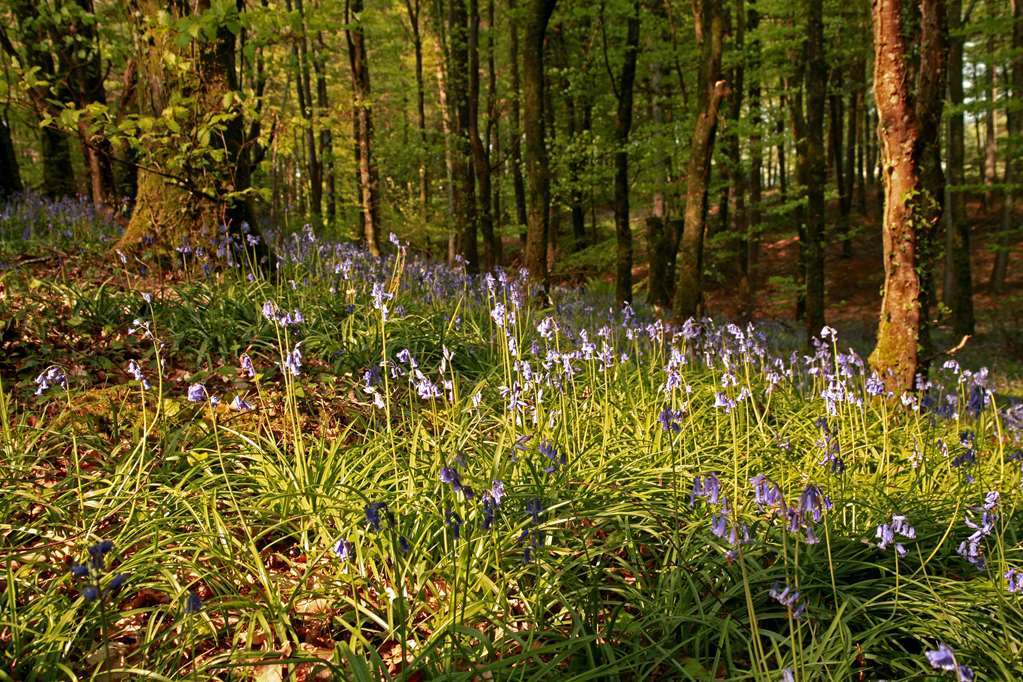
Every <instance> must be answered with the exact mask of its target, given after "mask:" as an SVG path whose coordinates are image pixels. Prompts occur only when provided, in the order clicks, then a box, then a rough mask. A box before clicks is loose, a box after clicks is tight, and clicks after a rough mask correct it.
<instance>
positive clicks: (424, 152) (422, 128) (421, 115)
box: [405, 0, 430, 220]
mask: <svg viewBox="0 0 1023 682" xmlns="http://www.w3.org/2000/svg"><path fill="white" fill-rule="evenodd" d="M421 8H422V6H421V4H420V0H405V11H406V12H407V13H408V21H409V28H410V29H411V34H412V50H413V52H414V53H415V59H416V124H417V126H418V129H419V145H420V149H419V211H420V214H421V216H422V218H423V219H424V220H426V219H427V218H428V214H429V206H430V170H429V164H428V163H427V161H428V160H429V154H428V150H429V142H430V140H429V136H428V135H427V132H426V86H425V81H424V78H423V34H422V31H421V30H420V26H419V19H420V16H421V14H422V12H421Z"/></svg>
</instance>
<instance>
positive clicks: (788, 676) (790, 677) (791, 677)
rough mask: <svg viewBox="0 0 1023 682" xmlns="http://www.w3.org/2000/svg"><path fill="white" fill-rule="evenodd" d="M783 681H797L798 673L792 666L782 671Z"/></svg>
mask: <svg viewBox="0 0 1023 682" xmlns="http://www.w3.org/2000/svg"><path fill="white" fill-rule="evenodd" d="M781 682H796V674H795V673H794V672H792V668H785V669H784V670H782V671H781Z"/></svg>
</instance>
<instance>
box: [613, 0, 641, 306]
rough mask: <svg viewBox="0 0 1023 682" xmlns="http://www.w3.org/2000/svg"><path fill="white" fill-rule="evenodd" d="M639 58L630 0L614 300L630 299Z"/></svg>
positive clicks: (619, 115) (619, 119)
mask: <svg viewBox="0 0 1023 682" xmlns="http://www.w3.org/2000/svg"><path fill="white" fill-rule="evenodd" d="M638 58H639V0H633V4H632V14H630V15H629V18H628V20H627V28H626V36H625V56H624V59H623V61H622V71H621V75H620V77H619V79H618V93H617V94H618V110H617V112H616V114H615V190H614V215H615V237H616V243H617V245H618V254H617V256H618V257H617V261H616V271H615V273H616V274H615V300H616V301H617V302H618V305H619V306H621V304H623V303H631V302H632V225H631V224H630V221H629V149H628V145H629V133H630V131H631V130H632V100H633V89H634V86H635V84H636V61H637V60H638Z"/></svg>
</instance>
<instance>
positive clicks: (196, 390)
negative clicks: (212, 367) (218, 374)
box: [188, 384, 209, 403]
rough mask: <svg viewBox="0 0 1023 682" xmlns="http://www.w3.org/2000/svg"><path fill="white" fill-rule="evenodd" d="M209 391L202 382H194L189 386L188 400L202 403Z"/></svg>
mask: <svg viewBox="0 0 1023 682" xmlns="http://www.w3.org/2000/svg"><path fill="white" fill-rule="evenodd" d="M208 395H209V393H208V392H207V391H206V387H205V386H203V385H202V384H192V385H190V386H189V387H188V401H189V402H192V403H201V402H204V401H205V400H206V396H208Z"/></svg>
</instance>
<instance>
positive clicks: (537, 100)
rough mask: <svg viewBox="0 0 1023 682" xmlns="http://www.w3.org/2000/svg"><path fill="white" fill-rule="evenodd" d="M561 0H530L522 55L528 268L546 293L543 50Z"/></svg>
mask: <svg viewBox="0 0 1023 682" xmlns="http://www.w3.org/2000/svg"><path fill="white" fill-rule="evenodd" d="M556 2H557V0H529V1H528V2H527V6H526V12H525V50H524V52H523V55H522V77H523V78H522V80H523V83H522V86H523V87H522V91H523V92H522V95H523V98H522V99H523V107H522V108H523V111H522V114H523V117H522V118H523V127H524V129H525V133H526V149H525V152H526V153H525V157H526V158H525V161H526V175H527V176H528V177H529V195H528V196H529V202H528V215H527V218H528V229H527V234H526V268H527V269H528V270H529V276H530V279H531V280H532V282H533V283H534V284H537V285H539V286H540V287H542V289H543V291H544V294H545V295H546V292H547V290H548V288H549V287H550V274H549V273H548V270H547V239H548V234H547V232H548V227H549V223H548V219H549V216H548V209H549V206H550V199H551V196H550V170H549V169H548V167H547V146H546V144H545V142H544V68H543V52H544V38H545V36H546V33H547V24H548V22H549V21H550V18H551V14H553V13H554V6H555V4H556Z"/></svg>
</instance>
